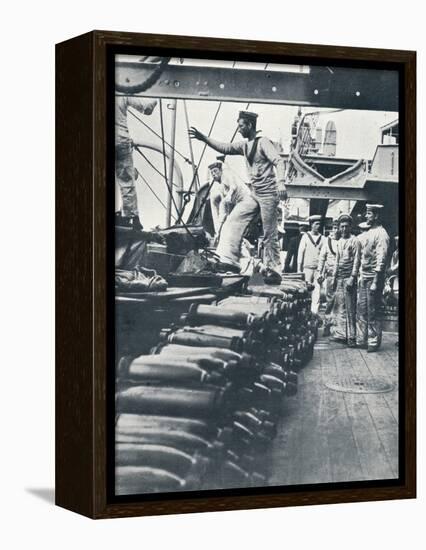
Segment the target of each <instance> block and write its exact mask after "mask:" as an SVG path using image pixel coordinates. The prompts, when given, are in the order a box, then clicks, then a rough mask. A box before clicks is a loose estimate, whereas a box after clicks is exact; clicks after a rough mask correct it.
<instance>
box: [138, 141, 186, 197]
mask: <svg viewBox="0 0 426 550" xmlns="http://www.w3.org/2000/svg"><path fill="white" fill-rule="evenodd" d="M135 150H136V151H137V152H138V153H139V154H140V155H141V157H142V158H144V159H145V160H146V162H147V163H148V164H149V165H150V166H151V168H152V169H153V170H155V172H157V174H158V175H159V176H161V177H162V178H163V179H166V178H165V177H164V174H163V173H162V172H160V170H159V169H158V168H157V167H156V166H155V165H154V164H153V163H152V162H151V161H150V160H149V158H148V157H147V156H146V155H145V154H144V153H142V151H141V150H140V148H139V145H135ZM166 182H167V180H166ZM173 185H175V186H176V184H175V183H173ZM167 187H168V184H167Z"/></svg>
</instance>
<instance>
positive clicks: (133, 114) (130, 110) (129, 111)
mask: <svg viewBox="0 0 426 550" xmlns="http://www.w3.org/2000/svg"><path fill="white" fill-rule="evenodd" d="M127 112H128V113H130V114H131V115H132V116H133V117H135V118H136V120H138V121H139V122H140V123H141V124H143V125H144V126H145V127H146V128H147V129H148V130H149V131H150V132H152V133H153V134H154V136H156V137H158V138H160V139H161V136H160V134H157V132H156V131H155V130H154V129H153V128H151V127H150V126H148V124H147V123H146V122H144V121H143V120H142V119H141V118H139V117H138V116H137V115H136V113H134V112H133V110H132V108H131V107H130V108H129V109H127ZM164 143H165V144H166V145H167V146H168V147H170V149H173V150H174V151H175V153H177V154H178V155H179V156H180V157H182V158H183V160H184V161H185V162H186V163H188V164H191V161H190V160H189V158H187V157H185V155H183V154H182V153H181V152H180V151H178V150H177V149H176V147H172V146H171V145H170V143H168V142H167V141H166V140H164Z"/></svg>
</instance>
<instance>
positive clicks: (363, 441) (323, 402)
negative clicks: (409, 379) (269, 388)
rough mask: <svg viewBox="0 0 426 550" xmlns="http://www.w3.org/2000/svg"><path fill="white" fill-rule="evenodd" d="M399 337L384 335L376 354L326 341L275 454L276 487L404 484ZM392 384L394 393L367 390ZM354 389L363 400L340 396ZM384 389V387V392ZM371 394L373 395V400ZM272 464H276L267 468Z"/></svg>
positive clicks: (291, 406) (303, 378)
mask: <svg viewBox="0 0 426 550" xmlns="http://www.w3.org/2000/svg"><path fill="white" fill-rule="evenodd" d="M396 342H397V334H395V333H384V334H383V343H382V347H381V348H380V350H379V351H378V352H376V353H367V352H366V351H364V350H360V349H352V348H347V347H344V346H342V345H340V344H335V343H329V342H328V339H324V338H319V339H318V340H317V342H316V345H315V350H314V356H313V358H312V360H311V361H310V362H309V363H308V365H307V366H306V367H305V368H304V369H303V370H302V371H301V372H300V373H299V390H298V394H297V395H295V396H294V397H291V398H288V399H287V400H286V404H285V411H284V414H283V417H282V420H281V423H280V425H279V430H278V436H277V438H276V440H275V441H274V443H273V446H272V448H271V451H270V454H271V456H270V457H268V458H270V464H271V471H270V478H269V483H270V485H301V484H315V483H329V482H341V481H360V480H379V479H394V478H397V477H398V348H397V347H396V346H395V343H396ZM372 381H373V382H374V381H375V382H378V383H384V384H391V385H392V386H393V389H391V391H387V392H382V393H372V392H374V391H378V390H379V389H380V387H379V385H378V386H377V387H372V388H371V387H370V388H369V387H368V386H369V384H370V383H371V382H372ZM348 384H349V385H351V386H352V388H353V387H354V384H355V387H358V388H359V393H358V392H357V393H351V392H347V391H341V390H339V391H336V389H331V388H330V386H333V387H335V388H336V387H338V388H340V389H341V388H343V389H345V387H346V388H347V387H348ZM382 389H383V388H382ZM366 392H368V393H366ZM268 462H269V461H268Z"/></svg>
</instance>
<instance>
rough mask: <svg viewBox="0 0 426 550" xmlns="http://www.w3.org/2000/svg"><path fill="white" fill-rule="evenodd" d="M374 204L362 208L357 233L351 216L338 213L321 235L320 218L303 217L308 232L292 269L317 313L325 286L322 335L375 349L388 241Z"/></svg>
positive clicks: (378, 341)
mask: <svg viewBox="0 0 426 550" xmlns="http://www.w3.org/2000/svg"><path fill="white" fill-rule="evenodd" d="M382 209H383V206H382V205H380V204H367V205H366V214H365V217H366V221H365V222H363V223H361V224H360V226H359V230H360V233H359V234H358V235H354V234H353V232H352V224H353V220H352V217H351V216H350V215H348V214H342V215H340V216H339V218H337V219H336V220H335V221H334V222H333V226H332V230H331V232H330V234H329V235H328V236H324V235H323V234H322V233H321V231H320V229H321V224H322V217H321V216H311V217H310V218H309V223H310V230H308V231H306V232H304V233H303V234H302V236H301V238H300V244H299V247H298V255H297V270H298V271H299V272H303V273H304V274H305V279H306V281H308V282H309V283H311V284H312V285H313V287H314V290H313V292H312V311H313V312H314V313H318V310H319V306H320V295H321V288H322V287H323V286H324V287H325V296H326V306H325V312H324V336H330V339H331V340H334V341H338V342H344V343H346V344H347V345H348V346H349V347H360V348H364V349H367V351H368V352H374V351H376V350H377V349H378V348H379V347H380V345H381V341H382V327H381V303H382V295H383V289H384V285H385V278H386V273H387V266H388V253H389V248H390V239H389V235H388V233H387V231H386V230H385V228H384V227H383V226H382V224H381V222H380V212H381V210H382Z"/></svg>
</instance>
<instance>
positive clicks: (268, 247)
mask: <svg viewBox="0 0 426 550" xmlns="http://www.w3.org/2000/svg"><path fill="white" fill-rule="evenodd" d="M255 198H256V200H257V202H258V203H259V206H260V216H261V218H262V226H263V245H264V259H263V263H264V265H265V266H266V267H267V268H269V269H271V270H273V271H275V272H277V273H278V274H279V273H281V270H282V269H281V259H280V245H279V242H278V227H277V225H278V203H279V200H278V197H277V195H275V194H273V195H267V196H259V195H255Z"/></svg>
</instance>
